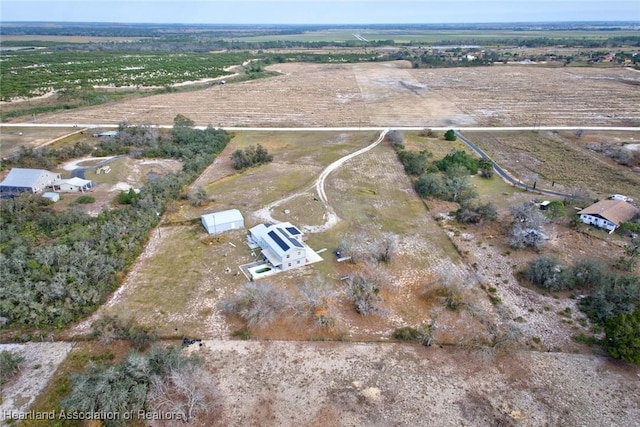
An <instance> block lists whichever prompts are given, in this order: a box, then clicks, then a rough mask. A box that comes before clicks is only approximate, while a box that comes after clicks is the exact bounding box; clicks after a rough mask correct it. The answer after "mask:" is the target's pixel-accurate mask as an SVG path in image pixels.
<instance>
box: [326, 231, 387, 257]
mask: <svg viewBox="0 0 640 427" xmlns="http://www.w3.org/2000/svg"><path fill="white" fill-rule="evenodd" d="M338 250H339V251H340V252H341V253H342V256H348V257H351V262H353V263H357V262H361V261H362V262H366V263H380V262H382V263H385V264H388V263H390V262H392V261H393V259H394V257H395V255H396V253H397V252H398V236H397V235H396V234H393V233H376V232H372V231H366V232H358V233H354V234H351V235H349V236H346V237H345V238H344V239H343V240H342V241H341V242H340V245H339V246H338Z"/></svg>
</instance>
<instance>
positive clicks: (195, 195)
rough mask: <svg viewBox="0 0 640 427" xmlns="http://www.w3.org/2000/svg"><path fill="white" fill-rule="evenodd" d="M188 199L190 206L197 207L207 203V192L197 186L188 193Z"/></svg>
mask: <svg viewBox="0 0 640 427" xmlns="http://www.w3.org/2000/svg"><path fill="white" fill-rule="evenodd" d="M188 198H189V203H191V205H192V206H195V207H199V206H202V205H204V204H205V202H206V201H207V192H206V191H205V190H204V188H202V186H200V185H199V186H197V187H196V188H195V189H194V190H191V191H190V192H189V196H188Z"/></svg>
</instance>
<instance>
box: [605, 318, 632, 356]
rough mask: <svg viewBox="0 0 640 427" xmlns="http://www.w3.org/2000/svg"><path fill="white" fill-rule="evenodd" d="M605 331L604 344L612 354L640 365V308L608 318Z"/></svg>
mask: <svg viewBox="0 0 640 427" xmlns="http://www.w3.org/2000/svg"><path fill="white" fill-rule="evenodd" d="M604 331H605V339H604V346H605V348H606V349H607V351H608V352H609V354H610V355H611V356H613V357H615V358H616V359H621V360H623V361H625V362H629V363H634V364H636V365H640V333H639V332H640V309H636V310H634V311H633V312H631V313H627V314H626V313H620V314H617V315H616V316H614V317H612V318H610V319H608V320H607V321H606V322H605V325H604Z"/></svg>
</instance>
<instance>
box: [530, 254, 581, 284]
mask: <svg viewBox="0 0 640 427" xmlns="http://www.w3.org/2000/svg"><path fill="white" fill-rule="evenodd" d="M563 270H564V267H563V266H562V264H560V262H559V261H558V260H557V259H556V258H554V257H551V256H548V255H543V256H541V257H538V258H536V259H534V260H533V261H531V262H530V263H529V264H528V265H527V268H526V269H525V271H524V278H525V279H527V280H528V281H530V282H531V283H533V284H535V285H537V286H540V287H542V288H544V289H546V290H549V291H560V290H563V289H568V288H569V287H570V286H569V282H568V281H567V280H566V276H565V275H563V274H562V273H563Z"/></svg>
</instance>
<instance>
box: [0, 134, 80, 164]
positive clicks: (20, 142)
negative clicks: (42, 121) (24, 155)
mask: <svg viewBox="0 0 640 427" xmlns="http://www.w3.org/2000/svg"><path fill="white" fill-rule="evenodd" d="M73 132H75V131H73ZM73 132H70V131H69V129H64V128H32V127H24V128H21V127H17V128H2V130H0V153H1V156H2V157H8V156H11V155H13V154H15V153H17V152H18V151H19V150H20V149H21V148H38V147H42V146H45V145H48V144H51V143H52V142H54V141H55V140H57V139H59V138H65V137H66V136H67V135H69V134H70V133H73Z"/></svg>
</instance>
